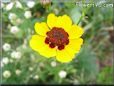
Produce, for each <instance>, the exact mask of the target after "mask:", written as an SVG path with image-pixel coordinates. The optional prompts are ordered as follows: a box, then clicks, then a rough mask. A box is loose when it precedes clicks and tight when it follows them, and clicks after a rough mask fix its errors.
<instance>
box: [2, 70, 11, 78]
mask: <svg viewBox="0 0 114 86" xmlns="http://www.w3.org/2000/svg"><path fill="white" fill-rule="evenodd" d="M10 76H11V72H10V71H9V70H6V71H4V72H3V77H4V78H9V77H10Z"/></svg>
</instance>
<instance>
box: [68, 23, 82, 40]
mask: <svg viewBox="0 0 114 86" xmlns="http://www.w3.org/2000/svg"><path fill="white" fill-rule="evenodd" d="M83 33H84V30H83V29H82V28H81V27H80V26H77V25H72V27H71V29H70V31H68V34H69V39H75V38H79V37H81V36H82V34H83Z"/></svg>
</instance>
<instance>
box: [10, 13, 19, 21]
mask: <svg viewBox="0 0 114 86" xmlns="http://www.w3.org/2000/svg"><path fill="white" fill-rule="evenodd" d="M8 18H9V19H10V20H15V19H16V18H17V15H16V14H15V13H9V15H8Z"/></svg>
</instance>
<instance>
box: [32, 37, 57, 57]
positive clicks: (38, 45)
mask: <svg viewBox="0 0 114 86" xmlns="http://www.w3.org/2000/svg"><path fill="white" fill-rule="evenodd" d="M30 47H31V48H32V49H33V50H35V51H37V52H39V54H40V55H42V56H45V57H54V56H56V49H55V48H50V47H49V46H48V45H47V44H45V37H42V36H39V35H33V36H32V38H31V40H30Z"/></svg>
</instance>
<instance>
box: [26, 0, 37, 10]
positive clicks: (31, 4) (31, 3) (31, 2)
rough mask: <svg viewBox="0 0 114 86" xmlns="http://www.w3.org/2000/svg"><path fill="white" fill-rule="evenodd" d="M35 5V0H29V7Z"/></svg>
mask: <svg viewBox="0 0 114 86" xmlns="http://www.w3.org/2000/svg"><path fill="white" fill-rule="evenodd" d="M34 5H35V2H34V1H28V2H27V6H28V7H29V8H33V7H34Z"/></svg>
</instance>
